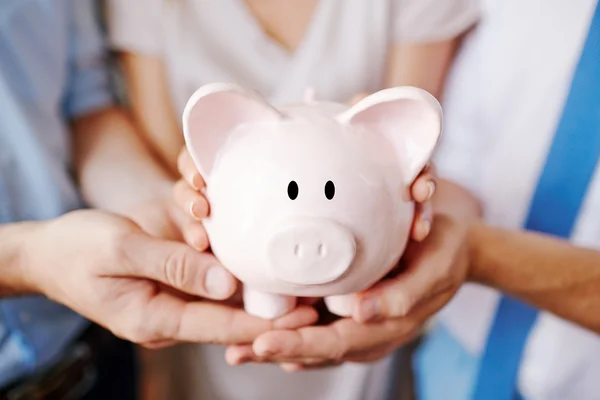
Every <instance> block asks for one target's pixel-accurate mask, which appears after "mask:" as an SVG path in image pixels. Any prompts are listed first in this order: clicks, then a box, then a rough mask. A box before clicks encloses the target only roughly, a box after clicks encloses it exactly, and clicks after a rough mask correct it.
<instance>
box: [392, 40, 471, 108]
mask: <svg viewBox="0 0 600 400" xmlns="http://www.w3.org/2000/svg"><path fill="white" fill-rule="evenodd" d="M459 40H460V39H459V38H455V39H452V40H448V41H443V42H436V43H422V44H421V43H414V44H413V43H405V44H403V43H400V44H397V45H396V46H394V47H393V49H392V51H391V53H390V56H389V60H388V68H387V74H386V79H385V84H386V86H387V87H390V86H404V85H407V86H416V87H420V88H421V89H424V90H427V91H428V92H429V93H431V94H433V95H434V96H435V97H437V98H438V99H441V96H442V93H443V89H444V81H445V80H446V76H447V74H448V71H449V69H450V66H451V64H452V60H453V59H454V56H455V53H456V49H457V46H458V43H459Z"/></svg>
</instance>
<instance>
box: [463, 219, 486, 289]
mask: <svg viewBox="0 0 600 400" xmlns="http://www.w3.org/2000/svg"><path fill="white" fill-rule="evenodd" d="M487 231H488V226H487V225H486V224H485V223H484V222H483V221H476V222H474V223H473V224H471V226H470V228H469V233H468V236H467V237H468V254H469V269H468V276H467V279H468V280H469V281H470V282H475V283H480V284H487V283H488V281H489V276H488V270H487V268H486V265H487V263H486V261H485V260H484V259H483V258H484V256H485V255H484V253H483V252H482V249H484V247H483V246H482V242H485V236H486V235H488V234H489V233H488V232H487Z"/></svg>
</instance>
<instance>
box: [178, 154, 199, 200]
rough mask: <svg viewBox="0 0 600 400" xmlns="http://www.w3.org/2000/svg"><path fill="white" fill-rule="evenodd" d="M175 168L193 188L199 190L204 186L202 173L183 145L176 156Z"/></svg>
mask: <svg viewBox="0 0 600 400" xmlns="http://www.w3.org/2000/svg"><path fill="white" fill-rule="evenodd" d="M177 168H178V169H179V173H180V174H181V176H183V179H184V180H185V181H186V182H187V183H188V185H190V186H191V187H192V188H193V189H195V190H200V189H202V188H203V187H204V186H205V182H204V179H202V175H200V173H199V172H198V170H197V169H196V165H195V164H194V160H192V157H191V156H190V153H189V152H188V150H187V148H186V147H184V148H183V149H182V150H181V152H180V153H179V157H178V158H177Z"/></svg>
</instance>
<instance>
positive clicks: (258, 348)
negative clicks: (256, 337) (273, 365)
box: [252, 341, 275, 357]
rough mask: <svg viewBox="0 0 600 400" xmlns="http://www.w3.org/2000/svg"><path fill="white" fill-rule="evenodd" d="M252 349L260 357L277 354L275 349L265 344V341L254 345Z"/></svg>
mask: <svg viewBox="0 0 600 400" xmlns="http://www.w3.org/2000/svg"><path fill="white" fill-rule="evenodd" d="M252 351H253V352H254V354H256V355H257V356H259V357H270V356H272V355H273V354H275V351H274V350H273V349H272V348H270V347H268V346H265V343H262V342H260V341H258V342H256V343H255V344H254V345H253V346H252Z"/></svg>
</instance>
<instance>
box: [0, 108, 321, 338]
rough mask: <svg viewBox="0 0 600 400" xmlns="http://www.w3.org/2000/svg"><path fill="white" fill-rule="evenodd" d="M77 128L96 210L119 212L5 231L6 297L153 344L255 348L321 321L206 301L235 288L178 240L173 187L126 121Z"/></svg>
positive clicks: (1, 280)
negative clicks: (263, 316)
mask: <svg viewBox="0 0 600 400" xmlns="http://www.w3.org/2000/svg"><path fill="white" fill-rule="evenodd" d="M72 128H73V129H72V132H73V138H74V152H75V154H76V155H77V159H76V169H77V174H78V176H79V178H80V180H81V185H82V187H83V192H84V193H85V195H86V197H87V200H88V202H89V203H90V204H91V205H92V206H97V207H100V208H102V207H104V208H106V209H107V210H111V211H113V213H111V212H108V211H75V212H71V213H68V214H66V215H64V216H62V217H60V218H57V219H55V220H50V221H40V222H22V223H14V224H3V225H1V226H0V294H1V295H3V296H17V295H23V294H32V293H39V294H43V295H45V296H47V297H49V298H50V299H53V300H55V301H57V302H59V303H62V304H64V305H66V306H67V307H69V308H71V309H73V310H75V311H76V312H78V313H80V314H81V315H83V316H85V317H87V318H88V319H90V320H92V321H95V322H97V323H99V324H100V325H103V326H104V327H106V328H108V329H109V330H111V331H112V332H113V333H115V334H116V335H117V336H120V337H122V338H125V339H128V340H130V341H133V342H135V343H139V344H142V345H144V346H147V347H162V346H166V345H169V344H172V343H174V342H178V341H186V342H188V341H191V342H210V343H223V344H227V343H229V344H231V343H238V344H240V343H249V342H251V341H252V340H253V339H254V338H255V337H256V336H257V335H258V334H259V333H261V332H265V331H268V330H270V329H273V328H274V327H275V326H298V324H300V325H305V324H310V323H312V322H314V321H315V320H316V317H317V316H316V313H315V311H314V310H312V309H308V308H306V307H304V308H303V309H301V310H300V311H299V312H298V313H295V314H294V315H289V316H287V317H286V318H284V319H281V320H277V321H274V322H272V323H271V322H266V321H264V320H260V319H258V318H254V317H250V316H249V315H247V314H246V313H245V312H243V311H242V310H241V309H240V308H237V307H234V306H231V305H227V304H226V303H219V304H217V303H214V302H208V301H205V300H203V299H212V300H225V299H227V298H229V297H231V296H232V295H233V294H234V293H235V290H236V285H237V284H236V281H235V279H234V278H233V277H232V276H231V275H230V274H229V273H228V272H227V271H226V270H225V269H224V268H223V267H222V266H220V265H219V263H218V262H217V260H216V259H215V258H214V257H213V256H212V255H211V254H209V253H199V252H197V251H195V250H193V249H191V248H190V247H189V246H187V245H185V244H184V243H182V242H176V241H174V240H173V239H176V238H177V237H181V231H180V229H179V226H180V223H179V222H181V221H185V220H186V219H185V217H182V218H180V219H179V220H176V219H175V218H172V216H171V213H169V212H167V210H168V208H169V207H167V206H166V205H167V204H168V205H171V203H170V201H169V194H170V189H171V187H172V184H173V183H172V182H171V181H169V180H168V179H167V178H166V177H167V176H168V175H167V174H166V173H165V172H164V171H163V170H162V169H161V167H159V166H158V164H157V163H156V162H155V161H154V159H153V158H152V157H151V156H150V153H149V152H148V151H147V149H146V147H145V146H144V145H143V142H142V141H141V140H140V138H139V137H138V136H137V134H136V132H135V130H134V127H133V125H132V124H131V122H130V121H129V119H128V118H127V116H126V115H125V114H124V113H122V112H121V111H119V110H118V109H114V108H113V109H106V110H102V111H98V112H96V113H93V114H89V115H86V116H83V117H81V118H79V119H78V120H76V121H73V124H72ZM124 171H126V172H127V173H123V172H124ZM134 188H135V189H134ZM171 208H172V207H171ZM131 210H135V211H131ZM117 213H120V215H118V214H117ZM180 214H181V215H183V213H180ZM126 216H130V218H127V217H126ZM134 219H135V220H134ZM144 226H145V227H146V228H145V230H144V228H142V227H144ZM149 232H152V235H151V234H150V233H149Z"/></svg>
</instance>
